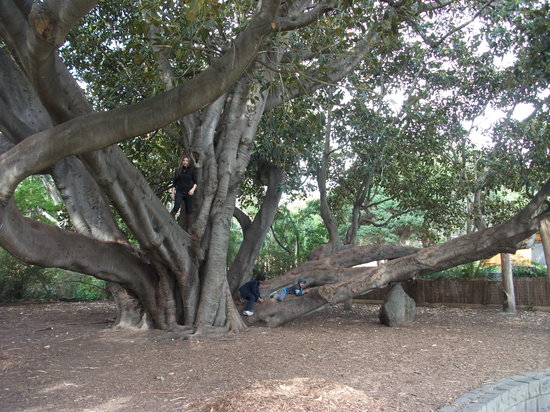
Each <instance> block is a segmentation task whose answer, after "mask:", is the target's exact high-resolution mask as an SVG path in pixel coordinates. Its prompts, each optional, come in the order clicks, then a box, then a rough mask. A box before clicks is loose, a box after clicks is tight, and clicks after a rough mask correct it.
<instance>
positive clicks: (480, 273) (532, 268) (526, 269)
mask: <svg viewBox="0 0 550 412" xmlns="http://www.w3.org/2000/svg"><path fill="white" fill-rule="evenodd" d="M512 273H513V276H514V277H516V278H536V277H547V276H548V272H547V271H546V266H544V265H541V264H539V263H533V264H532V265H517V266H515V265H514V266H512ZM420 278H421V279H454V280H470V279H480V278H483V279H489V280H501V279H502V276H501V274H500V267H499V266H481V265H480V264H479V262H470V263H467V264H465V265H460V266H456V267H454V268H450V269H447V270H443V271H441V272H436V273H431V274H429V275H425V276H421V277H420Z"/></svg>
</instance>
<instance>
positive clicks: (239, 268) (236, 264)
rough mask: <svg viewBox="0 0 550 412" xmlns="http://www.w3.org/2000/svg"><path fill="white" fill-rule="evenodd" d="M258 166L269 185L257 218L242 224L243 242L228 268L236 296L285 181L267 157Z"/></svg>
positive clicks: (250, 268)
mask: <svg viewBox="0 0 550 412" xmlns="http://www.w3.org/2000/svg"><path fill="white" fill-rule="evenodd" d="M258 166H259V171H258V174H259V175H261V177H260V179H259V180H260V181H261V182H262V183H263V184H264V185H266V186H267V191H266V194H265V197H264V199H263V202H262V205H261V206H260V210H259V211H258V213H257V214H256V216H255V217H254V220H253V221H252V222H251V223H250V224H249V225H246V227H243V228H242V229H243V242H242V244H241V246H240V248H239V251H238V252H237V255H236V256H235V259H234V260H233V262H232V263H231V266H230V268H229V270H228V271H227V279H228V281H229V288H230V290H231V294H232V295H233V296H234V297H236V292H237V290H238V288H239V286H241V284H242V283H243V282H244V281H245V280H248V279H249V278H250V275H251V273H252V269H253V268H254V264H255V262H256V259H257V257H258V254H259V252H260V249H261V247H262V245H263V242H264V240H265V237H266V235H267V232H268V231H269V228H270V227H271V223H272V222H273V219H274V218H275V214H276V213H277V207H278V206H279V201H280V200H281V196H282V194H283V192H282V190H281V187H280V186H281V184H282V183H283V181H284V174H283V171H282V170H281V169H280V168H278V167H276V166H275V165H272V164H269V163H267V162H265V161H259V162H258Z"/></svg>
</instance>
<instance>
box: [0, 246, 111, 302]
mask: <svg viewBox="0 0 550 412" xmlns="http://www.w3.org/2000/svg"><path fill="white" fill-rule="evenodd" d="M106 297H107V293H106V291H105V282H104V281H102V280H99V279H96V278H94V277H92V276H87V275H82V274H79V273H74V272H70V271H67V270H61V269H52V268H42V267H40V266H34V265H27V264H25V263H22V262H20V261H18V260H17V259H15V258H14V257H13V256H11V255H10V254H9V253H8V252H7V251H5V250H4V249H1V248H0V302H13V301H18V300H37V301H43V300H57V299H78V300H97V299H105V298H106Z"/></svg>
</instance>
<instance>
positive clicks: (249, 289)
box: [239, 279, 262, 301]
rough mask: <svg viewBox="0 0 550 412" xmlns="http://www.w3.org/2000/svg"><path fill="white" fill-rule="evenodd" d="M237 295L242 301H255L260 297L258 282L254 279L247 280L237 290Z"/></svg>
mask: <svg viewBox="0 0 550 412" xmlns="http://www.w3.org/2000/svg"><path fill="white" fill-rule="evenodd" d="M239 293H240V294H241V297H242V298H244V299H248V300H253V301H257V300H258V299H260V298H261V297H262V296H261V295H260V282H258V281H257V280H256V279H252V280H249V281H248V282H246V283H245V284H244V285H242V286H241V287H240V288H239Z"/></svg>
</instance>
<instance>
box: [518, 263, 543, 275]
mask: <svg viewBox="0 0 550 412" xmlns="http://www.w3.org/2000/svg"><path fill="white" fill-rule="evenodd" d="M512 273H513V274H514V277H515V278H545V277H548V271H547V270H546V267H545V266H544V265H541V264H540V263H536V262H533V264H532V265H514V266H512Z"/></svg>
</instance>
